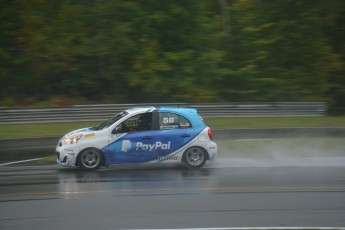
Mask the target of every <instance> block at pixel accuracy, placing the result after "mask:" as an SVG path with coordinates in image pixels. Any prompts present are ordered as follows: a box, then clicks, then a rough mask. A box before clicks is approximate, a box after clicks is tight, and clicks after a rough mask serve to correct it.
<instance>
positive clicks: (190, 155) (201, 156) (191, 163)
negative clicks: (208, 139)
mask: <svg viewBox="0 0 345 230" xmlns="http://www.w3.org/2000/svg"><path fill="white" fill-rule="evenodd" d="M182 159H183V160H182V161H183V163H184V165H185V166H186V167H187V168H190V169H197V168H201V167H202V166H203V165H204V164H205V162H206V160H207V156H206V152H205V150H204V149H202V148H200V147H197V146H193V147H190V148H188V149H187V150H186V151H185V152H184V153H183V157H182Z"/></svg>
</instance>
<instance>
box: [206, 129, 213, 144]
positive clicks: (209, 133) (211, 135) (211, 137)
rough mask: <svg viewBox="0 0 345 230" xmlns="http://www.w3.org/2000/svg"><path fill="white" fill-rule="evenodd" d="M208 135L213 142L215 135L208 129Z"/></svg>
mask: <svg viewBox="0 0 345 230" xmlns="http://www.w3.org/2000/svg"><path fill="white" fill-rule="evenodd" d="M207 134H208V137H209V138H210V140H211V141H212V139H213V134H212V131H211V129H208V131H207Z"/></svg>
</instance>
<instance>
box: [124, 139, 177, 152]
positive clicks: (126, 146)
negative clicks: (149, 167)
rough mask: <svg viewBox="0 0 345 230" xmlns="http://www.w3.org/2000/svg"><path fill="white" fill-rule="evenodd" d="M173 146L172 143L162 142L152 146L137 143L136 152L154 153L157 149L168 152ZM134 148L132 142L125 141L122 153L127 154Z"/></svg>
mask: <svg viewBox="0 0 345 230" xmlns="http://www.w3.org/2000/svg"><path fill="white" fill-rule="evenodd" d="M170 146H171V141H168V142H167V143H163V142H161V141H156V142H155V143H152V144H149V143H148V144H146V143H143V142H136V143H135V150H136V151H138V150H144V151H150V152H151V151H153V150H157V149H162V150H167V149H170ZM131 148H132V142H131V141H130V140H123V141H122V144H121V151H122V152H127V151H128V150H130V149H131Z"/></svg>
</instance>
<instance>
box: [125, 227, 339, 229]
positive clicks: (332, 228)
mask: <svg viewBox="0 0 345 230" xmlns="http://www.w3.org/2000/svg"><path fill="white" fill-rule="evenodd" d="M289 229H291V230H344V229H345V227H252V228H250V227H238V228H236V227H230V228H169V229H168V228H165V229H164V228H162V229H149V230H289ZM128 230H148V229H128Z"/></svg>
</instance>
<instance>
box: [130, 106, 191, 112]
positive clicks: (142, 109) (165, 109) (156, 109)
mask: <svg viewBox="0 0 345 230" xmlns="http://www.w3.org/2000/svg"><path fill="white" fill-rule="evenodd" d="M126 112H128V113H129V114H134V113H144V112H174V113H196V109H194V108H186V107H154V106H145V107H134V108H131V109H127V110H126Z"/></svg>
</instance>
